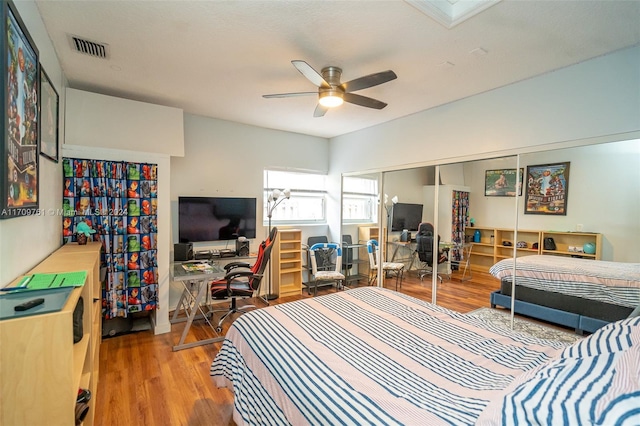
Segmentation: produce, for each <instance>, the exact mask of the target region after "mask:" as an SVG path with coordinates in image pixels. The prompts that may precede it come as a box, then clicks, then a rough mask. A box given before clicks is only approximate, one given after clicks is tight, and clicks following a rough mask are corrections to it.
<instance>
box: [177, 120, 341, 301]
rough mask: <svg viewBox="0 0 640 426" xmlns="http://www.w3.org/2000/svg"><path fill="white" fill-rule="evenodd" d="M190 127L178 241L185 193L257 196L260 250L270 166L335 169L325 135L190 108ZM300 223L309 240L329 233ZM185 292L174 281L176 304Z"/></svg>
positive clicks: (180, 184)
mask: <svg viewBox="0 0 640 426" xmlns="http://www.w3.org/2000/svg"><path fill="white" fill-rule="evenodd" d="M184 132H185V137H184V139H185V148H184V157H172V158H171V215H172V224H171V229H172V236H171V241H172V242H173V243H177V242H178V197H179V196H205V197H255V198H256V199H257V221H258V223H257V225H258V231H257V233H256V239H252V240H250V245H251V251H255V250H257V245H258V244H259V243H260V242H261V241H262V240H264V239H265V238H266V236H267V234H268V230H267V226H264V227H263V226H261V225H262V224H263V222H264V221H266V217H263V209H264V205H263V200H262V192H263V172H264V169H266V168H270V169H272V168H276V169H290V170H294V169H297V170H311V171H316V172H321V173H326V172H327V171H328V169H329V141H328V140H327V139H324V138H319V137H315V136H307V135H302V134H298V133H290V132H282V131H279V130H271V129H264V128H261V127H255V126H249V125H246V124H240V123H234V122H230V121H225V120H219V119H215V118H208V117H203V116H197V115H190V114H185V116H184ZM294 185H295V184H294V183H293V182H292V184H291V186H294ZM339 194H340V193H339V191H338V197H339ZM296 228H300V229H302V232H303V242H304V241H306V239H307V237H308V236H310V235H328V230H327V225H325V224H323V225H319V226H308V225H304V226H296ZM225 246H226V242H216V243H195V244H194V250H205V249H209V248H224V247H225ZM234 247H235V246H234ZM172 250H173V248H172ZM265 288H267V287H266V286H263V289H265ZM180 292H181V285H180V284H179V283H172V285H171V293H170V302H169V303H170V307H171V308H173V307H175V306H176V304H177V301H178V298H179V297H180Z"/></svg>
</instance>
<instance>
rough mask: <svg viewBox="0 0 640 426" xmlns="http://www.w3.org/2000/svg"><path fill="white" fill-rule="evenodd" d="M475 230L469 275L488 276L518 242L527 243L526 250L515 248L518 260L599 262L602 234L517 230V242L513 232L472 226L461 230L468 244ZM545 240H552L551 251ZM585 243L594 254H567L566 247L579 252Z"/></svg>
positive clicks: (509, 255) (568, 252) (510, 254)
mask: <svg viewBox="0 0 640 426" xmlns="http://www.w3.org/2000/svg"><path fill="white" fill-rule="evenodd" d="M476 230H479V231H480V235H481V238H480V242H479V243H476V242H474V243H473V250H472V252H471V269H472V270H473V271H480V272H488V271H489V268H491V266H492V265H493V264H495V263H496V262H498V261H500V260H502V259H507V258H510V257H513V247H514V246H515V245H516V243H517V242H518V241H525V242H526V243H527V247H526V248H518V247H516V255H517V256H518V257H520V256H529V255H533V254H543V255H553V256H580V257H582V258H585V259H598V260H599V259H601V258H602V234H596V233H590V232H559V231H535V230H527V229H519V230H518V236H517V241H515V238H514V234H515V233H514V231H513V229H505V228H490V227H482V226H474V227H467V228H466V229H465V235H466V236H467V238H469V239H470V241H473V234H474V233H475V232H476ZM491 236H493V241H492V240H491ZM546 237H551V238H553V240H554V242H555V243H556V249H555V250H545V249H544V245H543V241H544V239H545V238H546ZM505 241H508V242H509V243H511V244H512V245H511V246H505V245H503V243H504V242H505ZM535 243H537V244H538V248H533V245H534V244H535ZM586 243H592V244H594V245H595V246H596V252H595V254H587V253H581V252H572V251H569V247H570V246H573V247H579V248H582V246H583V245H584V244H586Z"/></svg>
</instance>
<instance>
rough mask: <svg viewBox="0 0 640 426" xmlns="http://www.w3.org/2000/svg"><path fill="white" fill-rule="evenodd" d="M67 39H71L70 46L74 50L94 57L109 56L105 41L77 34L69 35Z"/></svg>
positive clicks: (105, 57) (103, 57)
mask: <svg viewBox="0 0 640 426" xmlns="http://www.w3.org/2000/svg"><path fill="white" fill-rule="evenodd" d="M69 39H70V40H71V48H72V49H73V50H75V51H76V52H79V53H84V54H85V55H89V56H93V57H94V58H102V59H108V57H109V45H108V44H106V43H97V42H95V41H90V40H86V39H83V38H80V37H77V36H69Z"/></svg>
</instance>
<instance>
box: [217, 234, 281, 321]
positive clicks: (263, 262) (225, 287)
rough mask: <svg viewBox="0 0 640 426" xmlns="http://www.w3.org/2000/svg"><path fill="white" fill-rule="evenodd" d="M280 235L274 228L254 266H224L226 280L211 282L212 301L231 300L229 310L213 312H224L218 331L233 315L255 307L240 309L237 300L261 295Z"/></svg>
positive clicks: (235, 264) (260, 250) (232, 263)
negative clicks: (262, 283) (265, 275)
mask: <svg viewBox="0 0 640 426" xmlns="http://www.w3.org/2000/svg"><path fill="white" fill-rule="evenodd" d="M277 235H278V228H275V227H274V228H273V229H272V230H271V232H270V233H269V236H268V237H267V239H266V240H264V241H263V242H262V243H261V244H260V247H259V249H258V257H257V258H256V261H255V263H254V264H253V265H249V264H248V263H246V262H231V263H229V264H227V265H225V266H224V269H225V270H226V271H227V274H226V275H225V277H224V278H222V279H220V280H216V281H212V282H211V286H210V289H211V298H212V299H229V298H230V299H231V304H230V306H229V309H215V310H213V312H224V315H223V316H222V317H221V318H220V321H219V322H218V326H217V327H216V331H217V332H218V333H220V332H221V331H222V323H223V322H224V320H225V319H227V318H228V317H229V316H230V315H231V314H234V313H236V312H241V313H244V312H247V310H248V309H250V308H255V305H245V306H242V307H241V308H238V305H237V299H241V298H247V297H254V295H258V294H259V293H260V283H261V282H262V278H263V277H264V270H265V268H266V267H267V263H269V259H270V258H271V249H272V248H273V243H274V242H275V240H276V237H277Z"/></svg>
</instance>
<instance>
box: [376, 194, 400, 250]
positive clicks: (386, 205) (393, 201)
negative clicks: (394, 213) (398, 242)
mask: <svg viewBox="0 0 640 426" xmlns="http://www.w3.org/2000/svg"><path fill="white" fill-rule="evenodd" d="M396 204H398V196H397V195H394V196H393V198H391V206H389V196H388V195H387V194H384V209H385V210H386V212H387V226H386V227H385V229H384V231H385V232H384V243H383V244H381V245H380V246H381V247H384V249H383V250H384V251H383V253H384V258H385V260H387V241H389V225H390V223H389V221H390V218H391V211H390V208H393V206H395V205H396Z"/></svg>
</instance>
